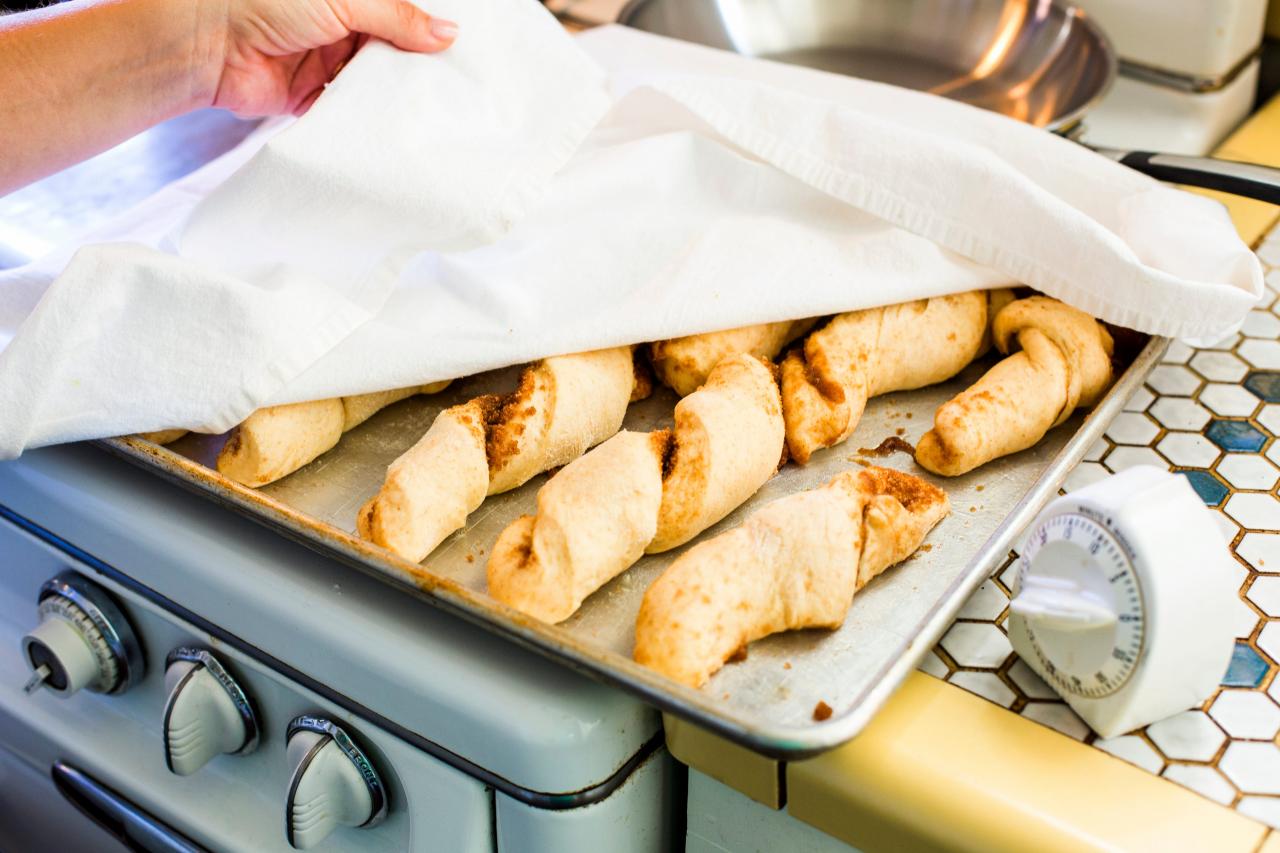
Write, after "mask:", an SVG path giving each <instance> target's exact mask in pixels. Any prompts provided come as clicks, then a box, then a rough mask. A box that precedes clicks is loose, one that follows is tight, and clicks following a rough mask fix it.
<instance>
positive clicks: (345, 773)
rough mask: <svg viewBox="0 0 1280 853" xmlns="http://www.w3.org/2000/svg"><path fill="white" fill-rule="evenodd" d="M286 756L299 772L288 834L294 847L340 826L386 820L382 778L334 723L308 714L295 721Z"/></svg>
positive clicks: (293, 782) (292, 779)
mask: <svg viewBox="0 0 1280 853" xmlns="http://www.w3.org/2000/svg"><path fill="white" fill-rule="evenodd" d="M286 752H287V755H288V760H289V766H290V767H291V768H293V769H292V773H291V774H290V776H289V796H288V799H287V800H286V801H285V832H286V835H287V836H288V839H289V844H291V845H292V846H293V847H295V848H297V849H298V850H306V849H308V848H310V847H314V846H316V845H317V844H319V843H320V842H321V841H323V840H324V839H325V838H326V837H327V836H328V835H329V833H330V832H332V831H333V830H334V829H336V828H337V827H338V826H339V825H342V826H354V827H359V828H364V827H368V826H373V825H374V824H376V823H378V822H379V821H381V820H382V819H383V818H384V817H386V815H387V790H386V788H385V787H384V786H383V784H382V777H381V776H379V775H378V771H377V770H375V769H374V767H373V764H371V763H370V761H369V759H368V758H366V757H365V754H364V752H362V751H361V750H360V747H358V746H356V744H355V742H354V741H352V740H351V738H350V737H349V736H348V735H347V733H346V732H345V731H343V730H342V729H341V728H339V727H338V726H337V725H336V724H335V723H333V722H332V721H330V720H326V719H324V718H323V717H311V716H306V715H304V716H301V717H297V718H296V719H294V721H293V722H291V723H289V733H288V746H287V749H286Z"/></svg>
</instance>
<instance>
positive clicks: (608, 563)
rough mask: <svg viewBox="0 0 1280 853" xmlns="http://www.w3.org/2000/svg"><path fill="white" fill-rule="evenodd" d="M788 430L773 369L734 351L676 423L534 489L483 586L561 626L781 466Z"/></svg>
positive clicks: (679, 410) (602, 449)
mask: <svg viewBox="0 0 1280 853" xmlns="http://www.w3.org/2000/svg"><path fill="white" fill-rule="evenodd" d="M782 446H783V426H782V410H781V401H780V400H779V397H778V387H777V384H776V383H775V381H774V378H773V371H772V369H771V367H770V366H768V365H766V364H765V363H764V362H762V361H760V360H759V359H756V358H754V357H752V356H749V355H736V356H732V357H730V358H728V359H726V360H724V361H723V362H721V363H720V364H719V365H717V366H716V368H715V369H714V370H712V371H711V375H710V376H708V377H707V381H706V383H705V384H704V385H703V386H702V387H701V388H700V389H698V390H697V391H695V392H694V393H692V394H690V395H689V396H688V397H685V398H684V399H683V400H681V401H680V402H679V403H678V404H676V408H675V426H674V428H673V429H672V430H661V431H658V432H653V433H635V432H622V433H619V434H618V435H616V436H614V437H613V438H611V439H609V440H608V441H606V442H605V443H604V444H602V445H600V446H599V447H597V448H596V449H595V450H593V451H591V452H590V453H588V454H587V455H586V456H583V457H582V458H581V459H579V460H577V461H576V462H572V463H570V464H569V465H567V466H566V467H565V468H564V469H563V470H562V471H560V472H559V473H558V474H556V476H554V477H552V478H551V480H550V481H549V482H548V483H547V484H546V485H545V486H543V487H542V489H541V490H540V491H539V492H538V502H537V514H536V515H531V516H530V515H526V516H522V517H521V518H519V519H517V520H516V521H514V522H512V523H511V524H510V525H509V526H508V527H507V529H506V530H504V531H502V535H501V536H499V537H498V541H497V544H496V545H494V547H493V552H492V553H491V554H490V557H489V567H488V575H489V594H490V595H492V596H493V597H494V598H496V599H498V600H499V601H502V602H504V603H506V604H508V605H510V606H512V607H514V608H516V609H517V610H521V611H523V612H525V613H528V614H529V615H531V616H535V617H537V618H539V619H542V620H544V621H546V622H561V621H563V620H565V619H567V618H569V616H571V615H572V614H573V613H574V611H576V610H577V609H578V607H579V606H580V605H581V604H582V602H583V600H584V599H586V597H587V596H588V595H590V594H591V593H592V592H594V591H595V590H597V589H599V588H600V587H601V586H603V585H604V584H605V583H606V582H607V581H609V580H610V579H612V578H613V577H615V576H616V575H618V574H621V573H622V572H623V571H625V570H626V569H627V568H628V567H629V566H631V564H632V563H634V562H635V561H636V560H638V559H640V557H641V555H642V554H645V553H650V554H653V553H658V552H660V551H666V550H668V549H670V548H674V547H676V546H677V545H682V544H684V543H685V542H688V541H689V540H690V539H692V538H693V537H694V536H697V535H698V534H699V533H701V532H702V531H703V530H705V529H707V528H708V527H710V526H711V525H712V524H715V523H716V522H717V521H719V520H720V519H722V518H724V517H725V516H726V515H728V514H729V513H730V512H731V511H732V510H733V509H734V508H735V507H737V506H738V505H740V504H741V503H742V502H743V501H745V500H746V499H747V498H749V497H751V495H753V494H755V492H756V490H758V489H759V488H760V486H762V485H763V484H764V483H765V481H766V480H768V479H769V478H770V477H771V476H773V474H774V472H775V471H777V469H778V465H779V463H780V461H781V458H782Z"/></svg>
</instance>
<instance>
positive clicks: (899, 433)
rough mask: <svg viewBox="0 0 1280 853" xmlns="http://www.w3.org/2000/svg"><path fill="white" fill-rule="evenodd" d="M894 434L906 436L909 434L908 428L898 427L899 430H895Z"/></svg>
mask: <svg viewBox="0 0 1280 853" xmlns="http://www.w3.org/2000/svg"><path fill="white" fill-rule="evenodd" d="M893 434H894V435H906V434H907V428H906V427H898V428H897V429H895V430H894V431H893Z"/></svg>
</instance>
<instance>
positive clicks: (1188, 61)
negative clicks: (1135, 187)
mask: <svg viewBox="0 0 1280 853" xmlns="http://www.w3.org/2000/svg"><path fill="white" fill-rule="evenodd" d="M1073 2H1074V3H1075V4H1076V5H1078V6H1080V7H1081V8H1082V9H1084V10H1085V12H1086V13H1087V14H1089V15H1091V16H1092V17H1093V18H1094V19H1095V20H1096V21H1097V22H1098V24H1099V25H1100V26H1101V27H1102V29H1103V31H1105V32H1106V34H1107V36H1108V37H1109V38H1110V39H1111V42H1112V44H1113V45H1114V46H1115V49H1116V52H1117V53H1118V54H1119V56H1120V76H1119V77H1118V78H1117V79H1116V82H1115V85H1114V86H1113V87H1112V89H1111V91H1110V92H1109V93H1108V94H1107V96H1106V97H1105V98H1104V99H1103V100H1102V102H1101V103H1099V104H1098V105H1097V106H1096V107H1094V108H1093V109H1092V110H1090V112H1089V116H1088V118H1087V119H1086V122H1085V127H1084V131H1083V134H1082V136H1083V139H1084V140H1085V141H1087V142H1089V143H1090V144H1093V145H1101V146H1104V147H1118V148H1129V149H1148V150H1154V151H1165V152H1169V153H1173V154H1191V155H1201V154H1206V153H1208V152H1209V151H1211V150H1212V149H1213V148H1215V147H1217V145H1218V143H1220V142H1221V141H1222V140H1223V138H1225V137H1226V136H1227V134H1228V133H1230V132H1231V130H1233V129H1234V128H1235V127H1236V125H1238V124H1239V123H1240V122H1241V121H1242V120H1243V119H1244V117H1245V116H1247V115H1248V114H1249V111H1250V109H1251V108H1252V106H1253V100H1254V96H1255V91H1256V89H1257V84H1258V69H1259V62H1258V58H1257V57H1258V51H1259V45H1260V44H1261V42H1262V30H1263V22H1264V19H1265V17H1266V9H1267V3H1266V0H1073Z"/></svg>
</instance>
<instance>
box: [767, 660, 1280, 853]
mask: <svg viewBox="0 0 1280 853" xmlns="http://www.w3.org/2000/svg"><path fill="white" fill-rule="evenodd" d="M786 773H787V809H788V811H789V812H790V813H791V815H792V816H793V817H796V818H798V819H800V820H803V821H805V822H807V823H810V824H812V825H814V826H816V827H817V828H818V829H821V830H822V831H823V832H826V833H827V834H828V835H831V836H834V837H836V838H839V839H841V840H842V841H845V842H847V843H849V844H852V845H853V846H855V847H857V848H859V849H861V850H864V851H869V853H875V852H876V851H885V850H894V851H908V850H919V851H932V850H938V851H942V850H948V851H950V850H972V851H991V853H1001V851H1010V853H1012V851H1025V850H1036V851H1039V852H1040V853H1049V851H1080V850H1161V851H1174V850H1215V851H1221V853H1237V852H1238V853H1253V851H1255V850H1257V849H1258V847H1259V845H1260V844H1262V842H1263V839H1264V837H1265V836H1266V834H1267V832H1268V830H1267V828H1266V827H1264V826H1263V825H1262V824H1260V823H1257V822H1256V821H1253V820H1251V819H1249V818H1247V817H1244V816H1243V815H1240V814H1238V813H1236V812H1234V811H1232V810H1231V809H1228V808H1224V807H1222V806H1220V805H1218V804H1217V803H1214V802H1212V801H1210V800H1207V799H1205V798H1204V797H1201V796H1200V795H1198V794H1195V793H1193V792H1191V791H1189V790H1187V789H1186V788H1183V787H1181V786H1179V785H1175V784H1173V783H1171V782H1169V781H1167V780H1165V779H1161V778H1159V777H1158V776H1153V775H1152V774H1151V773H1148V772H1147V771H1145V770H1142V769H1140V768H1138V767H1134V766H1133V765H1130V764H1127V763H1125V762H1123V761H1121V760H1120V759H1118V758H1115V757H1113V756H1111V755H1108V754H1107V753H1105V752H1102V751H1101V750H1098V749H1094V748H1093V747H1089V746H1085V745H1084V744H1082V743H1080V742H1078V741H1075V740H1072V739H1071V738H1069V737H1067V736H1065V735H1062V734H1059V733H1058V732H1055V731H1053V730H1052V729H1049V728H1046V727H1045V726H1042V725H1040V724H1039V723H1036V722H1034V721H1032V720H1028V719H1025V718H1023V717H1021V716H1018V715H1017V714H1011V713H1009V712H1008V711H1006V710H1005V709H1003V708H1001V707H999V706H998V705H994V704H992V703H991V702H988V701H986V700H985V699H982V698H979V697H977V696H974V695H972V694H970V693H968V692H966V691H963V690H960V689H959V688H957V687H954V686H952V685H949V684H946V683H944V682H942V681H939V680H938V679H936V678H934V677H932V676H929V675H925V674H924V673H913V674H912V675H911V676H910V677H909V678H908V679H907V681H906V683H905V684H904V685H903V686H902V689H901V690H899V691H898V692H897V693H896V694H894V696H893V698H892V699H891V700H890V701H889V702H888V704H886V705H885V707H884V709H883V710H882V711H881V712H880V713H879V714H877V715H876V717H875V718H874V719H873V720H872V721H871V724H870V725H868V726H867V728H866V729H865V730H864V731H863V732H862V734H860V735H859V736H858V737H856V738H854V739H853V741H851V742H850V743H848V744H846V745H845V746H843V747H841V748H839V749H836V750H832V751H831V752H829V753H826V754H825V755H821V756H819V757H817V758H814V759H810V760H808V761H800V762H795V763H792V764H789V765H787V770H786Z"/></svg>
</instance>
